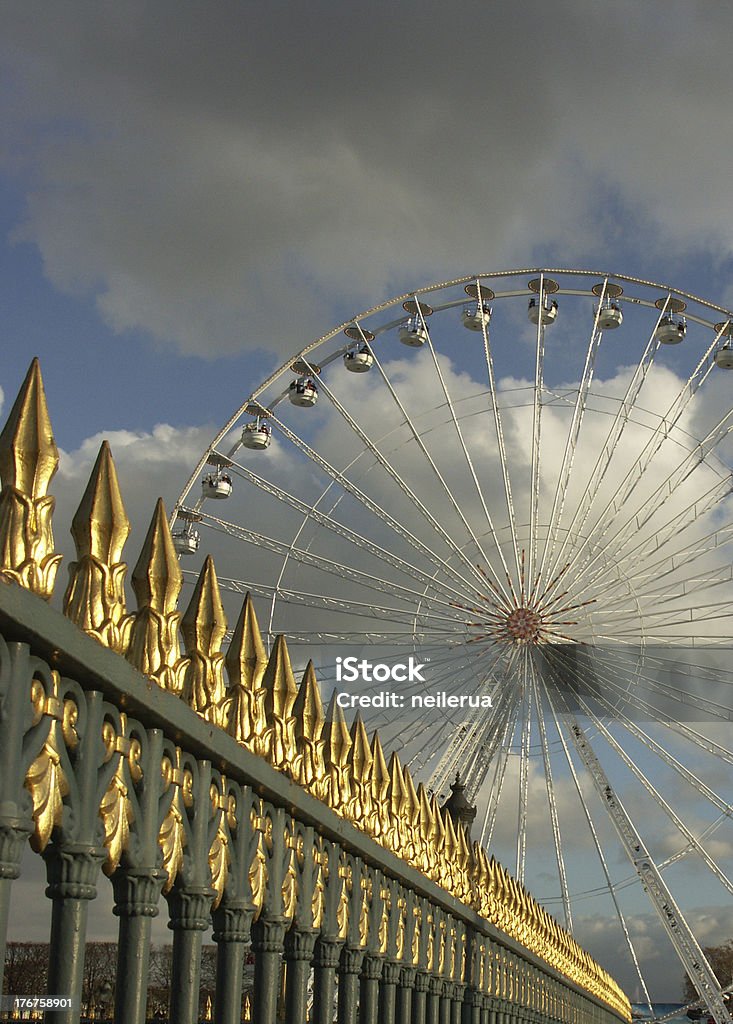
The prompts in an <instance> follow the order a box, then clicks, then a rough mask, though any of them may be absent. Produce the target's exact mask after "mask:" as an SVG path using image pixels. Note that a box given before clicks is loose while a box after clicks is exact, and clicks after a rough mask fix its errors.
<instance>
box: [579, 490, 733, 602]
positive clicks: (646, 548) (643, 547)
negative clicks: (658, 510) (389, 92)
mask: <svg viewBox="0 0 733 1024" xmlns="http://www.w3.org/2000/svg"><path fill="white" fill-rule="evenodd" d="M732 492H733V484H732V483H731V481H730V480H729V479H724V480H720V481H718V482H717V483H716V484H715V485H714V486H713V487H711V488H710V489H709V490H708V491H706V492H705V494H703V495H702V497H701V498H699V499H696V500H695V501H693V502H691V503H690V504H689V505H687V506H686V507H685V508H684V509H683V510H682V511H681V512H678V513H675V514H674V515H673V516H672V517H671V518H670V519H668V520H667V522H666V523H663V524H661V525H659V526H657V528H656V529H655V531H654V533H653V534H652V535H651V536H649V537H644V536H643V535H642V537H641V539H639V540H638V542H637V543H636V544H635V545H633V546H632V547H628V546H627V547H625V548H624V551H623V564H624V566H629V569H628V571H627V576H628V575H629V574H638V573H641V572H644V573H655V572H656V571H657V570H658V571H659V572H660V573H661V572H664V573H665V574H666V573H667V572H675V571H676V570H677V569H679V568H680V567H681V566H683V565H685V564H687V563H688V562H690V561H694V560H696V559H697V558H698V556H699V555H700V554H701V553H702V554H704V553H705V550H704V549H702V548H701V545H702V544H703V543H704V541H706V540H709V541H710V544H709V550H711V551H712V550H714V549H715V548H717V547H720V546H722V544H724V543H727V542H728V541H729V540H730V539H733V529H731V528H730V527H728V528H727V529H724V530H723V531H722V532H721V531H718V530H715V531H713V532H712V533H709V534H707V535H706V536H704V537H702V538H700V537H697V536H694V537H693V539H692V540H691V541H690V542H689V543H688V544H684V543H683V544H682V545H681V546H680V544H679V542H680V539H682V540H683V541H684V536H685V534H687V533H689V532H691V531H694V530H695V529H696V528H697V526H698V525H699V523H700V522H704V520H705V517H706V516H708V515H709V514H710V513H712V512H713V511H714V510H716V508H717V507H718V506H719V505H720V503H721V502H723V501H724V500H725V499H726V498H728V497H729V496H730V494H731V493H732ZM675 542H677V543H676V546H675ZM652 558H656V559H657V560H656V561H655V562H650V561H649V559H652ZM614 564H615V563H614ZM607 576H608V573H607V571H606V566H605V565H604V566H603V567H601V568H599V569H598V570H597V572H596V574H595V576H594V577H592V579H591V580H590V581H589V582H588V587H590V586H591V585H592V584H596V583H598V582H599V581H603V584H604V587H605V586H606V585H610V586H611V587H613V586H614V585H615V584H614V583H613V582H611V583H610V584H608V582H607ZM615 582H616V585H623V582H624V581H623V580H617V581H615ZM605 592H606V591H605V590H604V593H605Z"/></svg>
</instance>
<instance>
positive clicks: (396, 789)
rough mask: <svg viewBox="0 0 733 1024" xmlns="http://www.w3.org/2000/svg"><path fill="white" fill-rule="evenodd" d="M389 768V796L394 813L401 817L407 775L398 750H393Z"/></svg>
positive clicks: (396, 816) (403, 807)
mask: <svg viewBox="0 0 733 1024" xmlns="http://www.w3.org/2000/svg"><path fill="white" fill-rule="evenodd" d="M387 770H388V771H389V786H388V787H387V798H388V800H389V805H390V808H391V811H392V814H393V815H394V816H395V818H399V819H401V818H402V817H403V814H404V809H405V776H404V772H403V770H402V763H401V762H400V758H399V755H398V754H397V751H396V750H393V751H392V754H391V756H390V759H389V766H388V769H387Z"/></svg>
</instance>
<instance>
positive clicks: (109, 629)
mask: <svg viewBox="0 0 733 1024" xmlns="http://www.w3.org/2000/svg"><path fill="white" fill-rule="evenodd" d="M129 534H130V520H129V519H128V518H127V513H126V512H125V506H124V504H123V502H122V494H121V493H120V485H119V483H118V480H117V471H116V470H115V465H114V462H113V460H112V452H111V451H110V447H109V443H108V442H107V441H103V442H102V446H101V448H100V449H99V455H98V456H97V461H96V462H95V463H94V468H93V469H92V474H91V476H90V477H89V483H88V484H87V487H86V490H85V491H84V496H83V497H82V499H81V503H80V505H79V508H78V509H77V510H76V514H75V516H74V518H73V520H72V523H71V536H72V537H73V538H74V545H75V547H76V558H77V560H76V561H75V562H72V563H71V565H70V566H69V584H68V586H67V588H66V593H65V594H64V615H66V616H67V618H69V619H71V621H72V622H74V623H76V625H77V626H78V627H79V628H80V629H83V630H84V632H85V633H88V634H89V636H93V637H94V638H95V640H99V642H100V643H102V644H104V645H105V646H106V647H110V648H111V649H112V650H113V651H117V652H118V654H124V651H125V648H126V646H127V636H128V634H129V627H130V625H131V621H130V620H129V619H127V620H125V575H126V573H127V565H126V564H125V563H124V562H123V561H122V560H121V559H122V549H123V547H124V546H125V541H126V540H127V538H128V536H129Z"/></svg>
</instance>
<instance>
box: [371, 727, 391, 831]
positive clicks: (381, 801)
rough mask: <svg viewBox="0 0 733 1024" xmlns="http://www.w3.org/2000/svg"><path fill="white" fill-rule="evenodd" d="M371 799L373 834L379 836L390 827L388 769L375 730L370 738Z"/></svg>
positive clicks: (380, 742)
mask: <svg viewBox="0 0 733 1024" xmlns="http://www.w3.org/2000/svg"><path fill="white" fill-rule="evenodd" d="M371 750H372V800H373V802H374V809H375V811H376V814H375V816H374V835H375V836H376V837H377V838H379V840H380V842H381V841H382V837H383V836H385V835H386V833H387V832H388V830H389V827H390V807H389V804H388V802H387V787H388V786H389V771H388V769H387V761H386V760H385V757H384V751H383V750H382V741H381V740H380V738H379V733H378V732H375V733H374V736H373V738H372V747H371Z"/></svg>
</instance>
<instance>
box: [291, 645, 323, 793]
mask: <svg viewBox="0 0 733 1024" xmlns="http://www.w3.org/2000/svg"><path fill="white" fill-rule="evenodd" d="M293 715H294V716H295V738H296V743H297V745H298V758H297V780H296V781H297V782H299V783H300V785H301V786H305V787H306V788H307V789H310V790H312V792H313V793H314V794H315V795H316V796H318V797H320V796H321V795H322V791H323V778H324V775H325V771H326V769H325V765H324V763H323V747H324V741H323V739H322V738H321V734H322V732H323V723H324V716H323V703H322V701H321V690H320V687H319V686H318V680H317V679H316V672H315V669H314V668H313V662H312V661H309V662H308V664H307V665H306V669H305V672H304V674H303V681H302V683H301V684H300V689H299V690H298V696H297V697H296V698H295V703H294V704H293Z"/></svg>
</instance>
